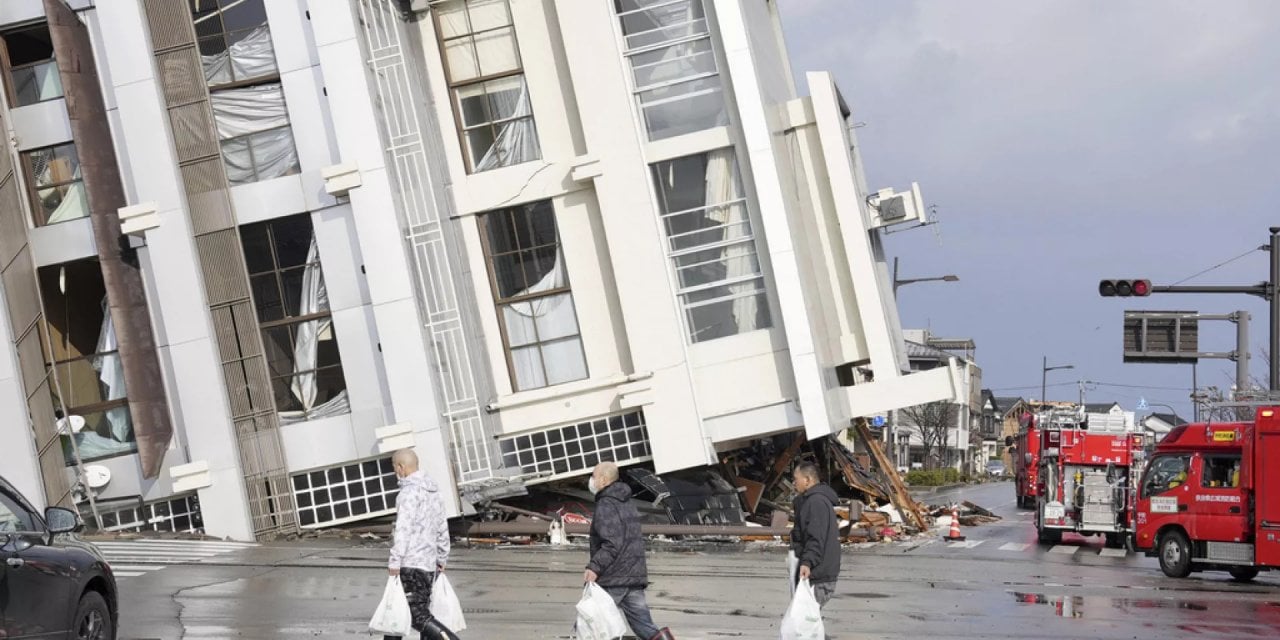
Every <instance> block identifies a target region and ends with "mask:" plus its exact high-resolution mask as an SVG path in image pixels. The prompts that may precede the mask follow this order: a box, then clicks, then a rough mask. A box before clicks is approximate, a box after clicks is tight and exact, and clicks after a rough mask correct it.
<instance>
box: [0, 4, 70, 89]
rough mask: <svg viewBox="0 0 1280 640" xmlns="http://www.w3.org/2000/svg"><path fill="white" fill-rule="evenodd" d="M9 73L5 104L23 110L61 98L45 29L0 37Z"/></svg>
mask: <svg viewBox="0 0 1280 640" xmlns="http://www.w3.org/2000/svg"><path fill="white" fill-rule="evenodd" d="M0 40H3V41H4V54H5V64H6V66H7V67H8V70H9V100H10V103H11V104H12V105H13V106H15V107H25V106H28V105H33V104H36V103H38V102H44V101H46V100H56V99H58V98H61V97H62V77H61V76H60V75H58V63H57V62H55V61H54V59H53V43H52V42H51V41H50V40H49V27H48V26H47V25H43V24H42V25H39V26H36V27H29V28H26V29H22V30H19V31H10V32H8V33H5V34H4V35H3V36H0Z"/></svg>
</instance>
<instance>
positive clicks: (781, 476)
mask: <svg viewBox="0 0 1280 640" xmlns="http://www.w3.org/2000/svg"><path fill="white" fill-rule="evenodd" d="M851 435H852V436H853V438H852V440H853V443H854V444H853V445H847V444H845V443H843V442H841V441H840V439H838V438H836V437H834V436H833V437H828V438H822V439H818V440H813V441H808V440H806V439H805V437H804V436H803V434H784V435H780V436H776V437H774V438H768V439H762V440H758V441H756V442H753V443H752V444H751V445H750V446H747V447H744V448H742V449H739V450H736V451H732V452H728V453H725V454H724V455H723V456H722V457H721V459H720V461H719V464H718V465H716V466H714V467H707V468H703V469H694V470H686V471H681V472H676V473H668V474H663V475H661V476H659V475H657V474H655V473H653V472H652V471H650V470H648V469H644V468H630V469H626V470H624V473H623V481H625V482H627V483H628V484H629V485H630V486H631V487H632V489H633V491H634V492H635V501H636V506H637V507H638V508H639V510H640V513H641V518H642V530H643V531H644V532H645V534H646V535H649V536H664V537H671V538H678V539H684V540H705V541H724V540H729V541H738V542H762V543H781V542H783V541H785V540H786V539H787V537H788V536H789V534H790V529H791V527H792V521H791V520H792V518H793V516H794V514H793V512H792V506H791V500H792V497H793V496H794V494H795V487H794V486H792V484H791V479H790V471H791V470H792V469H793V468H794V467H795V465H796V464H798V463H800V462H812V463H814V464H816V465H818V467H819V468H820V469H821V470H822V472H823V476H824V477H826V478H828V479H829V482H828V484H830V485H831V487H832V488H833V489H835V490H836V493H837V494H838V495H839V496H840V504H838V505H837V506H836V515H837V517H838V518H839V524H840V535H841V536H842V538H843V539H844V541H845V542H847V543H854V544H858V543H874V542H881V541H886V540H900V539H904V538H906V537H909V536H913V535H919V534H924V533H928V532H930V531H932V529H933V526H934V518H936V517H938V516H939V515H942V511H944V510H943V509H940V508H929V507H926V506H924V505H922V504H920V503H919V502H917V501H916V500H915V499H914V498H912V497H911V495H910V494H909V493H908V492H907V488H906V485H905V484H904V483H903V481H902V478H901V477H900V476H899V475H898V473H897V470H896V469H895V468H894V467H893V465H891V464H890V463H889V460H888V458H887V456H886V455H885V454H884V451H883V449H881V447H880V442H879V439H877V438H875V437H873V436H872V434H871V432H870V429H869V428H868V427H867V424H866V422H865V421H862V420H859V421H857V422H856V423H855V425H854V428H853V429H852V430H851ZM582 485H583V482H582V479H581V478H577V479H573V480H568V481H562V482H550V483H546V484H542V485H534V486H530V487H529V494H528V495H526V496H521V497H520V498H516V499H506V500H504V502H502V503H499V502H496V501H495V502H491V503H489V504H488V505H487V507H486V508H485V509H483V510H481V512H480V513H479V514H477V517H476V518H473V519H471V520H468V521H466V522H463V523H460V526H458V527H457V528H456V530H455V533H456V534H457V535H459V536H460V537H463V538H466V539H468V540H469V541H470V542H473V543H475V542H483V543H498V544H528V543H533V542H539V541H543V540H548V539H549V540H551V541H552V542H553V543H556V542H567V541H568V540H569V539H570V538H571V537H574V536H581V535H585V534H587V533H588V532H589V531H590V522H591V513H592V506H593V503H594V496H592V495H591V493H590V492H588V491H586V490H585V488H584V487H583V486H582ZM517 505H518V506H517ZM950 509H951V508H950V507H947V508H946V509H945V511H946V515H947V517H948V519H949V514H950ZM966 509H967V510H966V512H965V513H964V515H962V516H961V523H962V524H964V525H965V526H974V525H977V524H983V523H985V522H992V521H994V520H995V519H998V518H995V516H994V514H992V513H991V512H990V511H987V510H985V509H982V508H981V507H977V506H976V505H972V504H970V503H966Z"/></svg>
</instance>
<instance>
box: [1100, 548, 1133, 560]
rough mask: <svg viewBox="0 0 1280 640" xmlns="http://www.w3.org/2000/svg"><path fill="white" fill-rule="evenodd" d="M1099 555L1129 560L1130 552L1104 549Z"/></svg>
mask: <svg viewBox="0 0 1280 640" xmlns="http://www.w3.org/2000/svg"><path fill="white" fill-rule="evenodd" d="M1098 555H1100V556H1105V557H1107V558H1127V557H1129V551H1128V550H1126V549H1103V550H1102V551H1101V552H1100V553H1099V554H1098Z"/></svg>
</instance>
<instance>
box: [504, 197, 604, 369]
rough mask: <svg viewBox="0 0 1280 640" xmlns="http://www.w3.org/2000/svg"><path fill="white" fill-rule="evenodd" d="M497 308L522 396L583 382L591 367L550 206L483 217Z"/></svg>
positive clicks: (548, 203) (542, 204) (535, 205)
mask: <svg viewBox="0 0 1280 640" xmlns="http://www.w3.org/2000/svg"><path fill="white" fill-rule="evenodd" d="M480 228H481V234H480V235H481V236H482V238H483V242H484V249H485V258H486V263H487V264H488V266H489V277H490V282H491V284H492V286H493V295H494V302H495V303H496V304H497V307H498V317H499V321H500V324H501V327H502V339H503V342H504V344H505V346H506V349H507V365H508V367H509V368H510V371H511V378H512V381H513V383H514V386H515V388H516V390H517V391H524V390H528V389H538V388H541V387H547V386H551V385H556V384H561V383H565V382H571V381H573V380H582V379H584V378H586V377H587V359H586V354H585V352H584V351H583V348H582V336H581V335H579V330H578V316H577V312H576V311H575V309H574V305H573V293H572V291H571V290H570V288H569V272H568V270H567V269H566V268H565V264H564V254H563V252H562V251H561V250H560V238H559V236H558V235H557V231H556V216H555V209H554V207H553V206H552V204H551V201H550V200H543V201H541V202H534V203H531V204H526V205H521V206H518V207H511V208H508V209H501V210H498V211H493V212H490V213H486V214H484V215H482V216H480Z"/></svg>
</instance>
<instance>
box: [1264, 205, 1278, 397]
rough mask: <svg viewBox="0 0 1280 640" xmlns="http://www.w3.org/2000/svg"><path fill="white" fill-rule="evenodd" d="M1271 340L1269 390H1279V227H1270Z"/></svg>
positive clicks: (1268, 358)
mask: <svg viewBox="0 0 1280 640" xmlns="http://www.w3.org/2000/svg"><path fill="white" fill-rule="evenodd" d="M1270 231H1271V287H1270V291H1269V293H1270V295H1271V340H1270V341H1269V346H1268V347H1267V348H1268V349H1269V350H1270V352H1269V353H1268V354H1267V356H1268V357H1267V360H1269V361H1270V364H1271V367H1270V368H1271V371H1270V372H1269V374H1270V377H1271V380H1270V382H1271V390H1272V391H1278V390H1280V227H1271V229H1270Z"/></svg>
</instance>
